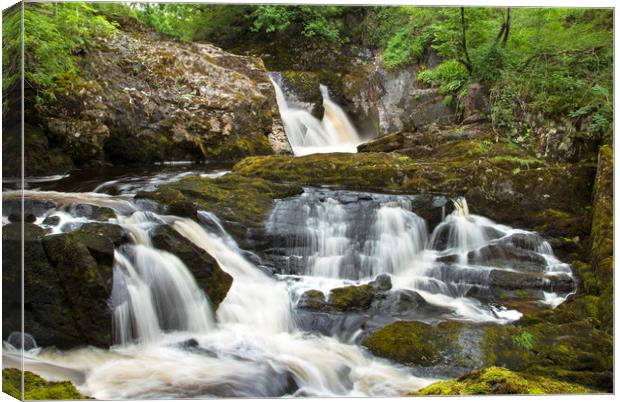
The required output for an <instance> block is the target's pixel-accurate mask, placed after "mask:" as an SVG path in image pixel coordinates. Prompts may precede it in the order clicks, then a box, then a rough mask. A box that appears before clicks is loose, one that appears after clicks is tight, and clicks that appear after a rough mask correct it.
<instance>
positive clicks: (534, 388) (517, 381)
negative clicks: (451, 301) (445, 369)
mask: <svg viewBox="0 0 620 402" xmlns="http://www.w3.org/2000/svg"><path fill="white" fill-rule="evenodd" d="M590 392H592V391H591V390H590V389H588V388H585V387H582V386H580V385H576V384H570V383H567V382H563V381H558V380H554V379H551V378H546V377H541V376H534V375H530V374H526V373H514V372H511V371H509V370H506V369H503V368H500V367H488V368H485V369H482V370H476V371H473V372H471V373H469V374H466V375H464V376H462V377H459V378H457V379H454V380H448V381H439V382H436V383H434V384H431V385H429V386H428V387H426V388H423V389H421V390H420V391H418V392H416V393H414V394H413V395H424V396H427V395H490V394H499V395H504V394H585V393H590Z"/></svg>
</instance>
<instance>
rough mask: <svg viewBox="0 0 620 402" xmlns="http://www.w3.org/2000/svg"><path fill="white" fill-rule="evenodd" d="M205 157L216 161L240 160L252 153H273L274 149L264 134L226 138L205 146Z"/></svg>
mask: <svg viewBox="0 0 620 402" xmlns="http://www.w3.org/2000/svg"><path fill="white" fill-rule="evenodd" d="M203 148H204V149H203V152H204V154H205V158H206V159H208V160H214V161H238V160H240V159H242V158H244V157H246V156H250V155H271V154H273V150H272V149H271V146H270V145H269V140H268V139H267V137H266V136H264V135H257V136H251V137H239V138H235V139H226V140H224V141H223V142H222V143H218V144H213V145H207V146H206V147H203Z"/></svg>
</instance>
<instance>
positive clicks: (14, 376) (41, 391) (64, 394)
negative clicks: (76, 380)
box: [2, 369, 88, 400]
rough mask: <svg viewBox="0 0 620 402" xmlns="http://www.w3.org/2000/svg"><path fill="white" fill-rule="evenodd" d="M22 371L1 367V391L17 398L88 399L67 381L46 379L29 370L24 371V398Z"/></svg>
mask: <svg viewBox="0 0 620 402" xmlns="http://www.w3.org/2000/svg"><path fill="white" fill-rule="evenodd" d="M21 378H22V372H21V371H20V370H18V369H2V391H3V392H5V393H7V394H9V395H11V396H12V397H14V398H17V399H24V400H50V399H62V400H68V399H88V398H87V397H86V396H84V395H82V394H81V393H80V392H79V391H78V390H77V389H76V388H75V386H74V385H73V384H71V383H70V382H69V381H61V382H52V381H46V380H44V379H43V378H41V377H39V376H38V375H36V374H34V373H31V372H30V371H24V398H22V397H21V396H22V395H21Z"/></svg>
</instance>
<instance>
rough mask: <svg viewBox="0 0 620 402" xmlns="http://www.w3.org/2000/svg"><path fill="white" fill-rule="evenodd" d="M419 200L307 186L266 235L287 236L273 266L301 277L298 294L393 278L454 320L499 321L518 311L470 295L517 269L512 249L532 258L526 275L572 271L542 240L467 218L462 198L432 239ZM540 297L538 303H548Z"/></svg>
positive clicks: (280, 209)
mask: <svg viewBox="0 0 620 402" xmlns="http://www.w3.org/2000/svg"><path fill="white" fill-rule="evenodd" d="M414 200H415V197H413V196H390V195H382V194H370V193H353V192H346V191H329V190H314V189H306V191H305V193H304V194H302V195H301V196H299V197H297V198H293V199H288V200H282V201H280V202H278V204H277V205H276V207H275V208H274V210H273V212H272V214H271V216H270V219H269V222H268V225H267V227H268V230H269V231H270V233H271V235H272V236H275V237H276V238H283V239H286V249H287V250H286V251H285V252H282V251H278V252H277V253H276V254H277V255H275V256H274V263H275V264H276V265H277V266H279V267H280V270H281V272H283V273H285V274H292V275H293V276H295V277H296V282H295V285H294V286H295V292H296V293H297V295H298V297H299V295H300V294H301V293H303V292H305V291H307V290H309V289H318V290H321V291H322V292H324V293H326V292H329V290H330V289H333V288H335V287H339V286H343V285H346V284H350V283H352V281H362V282H364V281H366V282H368V281H370V280H372V279H373V278H374V277H376V276H377V275H379V274H390V275H391V276H392V283H393V285H394V287H395V288H397V289H409V290H414V291H416V292H417V293H419V294H420V295H421V296H422V297H423V298H424V299H425V300H426V301H427V302H429V303H431V304H434V305H437V306H440V307H445V308H447V309H448V310H450V311H452V315H453V317H454V318H456V319H462V320H471V321H494V322H500V323H501V322H507V321H513V320H515V319H518V318H519V317H520V316H521V314H520V313H519V312H518V311H515V310H507V309H497V308H496V307H495V306H494V305H493V304H485V303H482V302H480V301H479V300H477V299H476V298H472V297H469V294H470V292H471V291H472V289H474V288H476V289H482V290H483V291H484V290H485V289H487V288H488V287H489V282H490V281H491V279H493V280H495V281H496V282H497V279H494V278H490V275H493V274H494V273H493V272H492V271H494V270H495V271H504V270H513V268H514V267H513V266H512V265H514V264H513V261H512V260H511V258H512V256H513V255H512V254H510V252H513V253H520V254H519V255H518V257H519V259H524V260H527V259H528V258H533V262H532V264H530V265H532V266H533V267H531V266H528V267H527V269H528V270H529V271H531V270H532V269H535V270H538V272H540V273H541V274H543V275H553V274H555V273H563V274H570V268H569V267H568V266H567V265H566V264H562V263H561V262H559V261H558V260H557V259H556V258H555V257H554V256H553V253H552V251H551V248H550V247H549V245H548V243H547V242H545V241H544V240H543V239H542V238H540V237H539V236H538V237H537V236H536V235H534V234H533V233H530V232H525V231H520V230H516V229H512V228H510V227H507V226H504V225H499V224H496V223H495V222H493V221H491V220H489V219H487V218H484V217H481V216H477V215H472V214H470V213H469V210H468V206H467V202H466V200H465V199H463V198H459V199H456V200H454V205H455V210H454V212H453V213H451V214H450V215H448V216H447V217H445V218H444V219H443V221H442V222H441V223H440V224H439V225H437V227H436V228H435V229H434V230H433V232H432V233H431V234H430V237H429V234H428V232H427V227H426V223H425V221H424V219H422V218H421V217H419V216H418V215H416V214H415V213H414V212H413V211H412V201H414ZM519 236H520V237H519ZM517 240H518V241H517ZM498 242H501V243H498ZM515 242H516V243H517V245H518V247H517V246H515V244H514V243H515ZM527 242H530V243H531V244H526V243H527ZM496 243H497V244H496ZM515 249H516V251H515ZM504 250H506V251H504ZM489 253H490V254H489ZM494 253H495V254H494ZM282 254H285V255H286V257H285V258H284V260H282V258H280V257H279V255H282ZM496 254H497V255H496ZM496 276H497V275H496ZM539 294H540V299H541V303H543V302H544V300H542V299H543V298H544V299H545V300H546V299H548V298H551V296H543V292H542V291H541V292H539ZM555 296H556V297H557V296H558V295H555ZM552 303H553V302H549V303H547V304H550V305H552Z"/></svg>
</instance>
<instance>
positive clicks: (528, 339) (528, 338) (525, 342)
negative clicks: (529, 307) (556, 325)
mask: <svg viewBox="0 0 620 402" xmlns="http://www.w3.org/2000/svg"><path fill="white" fill-rule="evenodd" d="M512 343H513V344H514V345H515V346H519V347H521V348H523V349H525V350H532V348H533V347H534V335H532V334H530V333H529V332H527V331H523V332H521V333H520V334H519V335H513V336H512Z"/></svg>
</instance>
